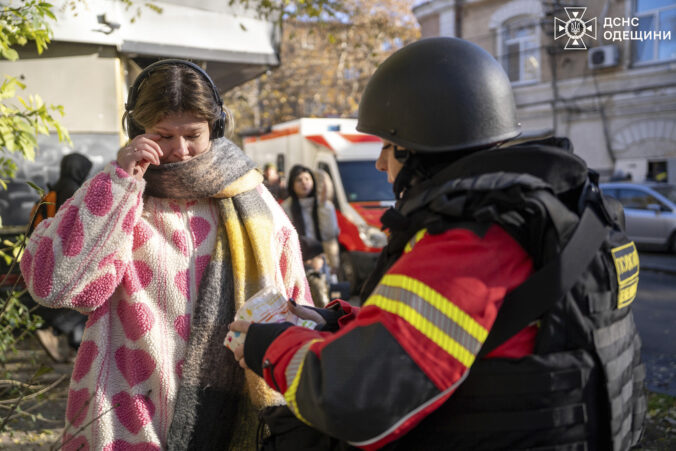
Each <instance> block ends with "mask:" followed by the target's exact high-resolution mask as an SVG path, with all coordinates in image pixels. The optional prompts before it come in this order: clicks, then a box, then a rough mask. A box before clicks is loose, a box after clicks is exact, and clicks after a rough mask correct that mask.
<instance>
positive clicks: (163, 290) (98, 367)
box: [21, 163, 312, 451]
mask: <svg viewBox="0 0 676 451" xmlns="http://www.w3.org/2000/svg"><path fill="white" fill-rule="evenodd" d="M144 187H145V181H139V180H137V179H135V178H133V177H130V176H129V175H128V174H127V173H126V172H125V171H123V170H122V169H121V168H119V167H118V166H117V165H116V164H115V163H111V164H109V165H108V166H107V167H106V168H105V169H104V170H103V171H102V172H101V173H99V174H98V175H96V176H95V177H94V178H93V179H91V180H89V181H87V182H86V183H85V184H84V185H83V186H82V187H81V188H80V189H79V190H78V191H77V192H76V193H75V195H74V196H73V197H72V198H71V199H70V200H69V201H67V202H66V203H65V204H64V206H63V207H62V208H61V209H60V210H59V212H58V213H57V215H56V216H55V217H54V218H51V219H46V220H44V221H43V222H42V223H41V224H40V225H39V226H38V228H37V229H36V230H35V232H34V233H33V235H32V236H31V238H30V240H29V241H28V244H27V247H26V250H25V252H24V255H23V258H22V261H21V271H22V273H23V275H24V278H25V280H26V284H27V287H28V289H29V292H30V293H31V295H32V296H33V297H34V299H35V300H36V301H37V302H39V303H41V304H43V305H45V306H49V307H55V308H59V307H68V308H73V309H76V310H78V311H80V312H82V313H85V314H88V315H89V318H88V321H87V326H86V330H85V333H84V337H83V340H82V344H81V346H80V349H79V351H78V355H77V358H76V361H75V366H74V369H73V374H72V377H71V383H70V389H69V395H68V404H67V408H66V429H67V430H66V432H65V441H64V449H67V450H68V449H80V450H86V449H92V450H94V449H96V450H99V449H101V450H109V451H112V450H116V449H124V448H127V447H130V446H133V445H137V446H145V447H144V448H143V449H161V448H165V447H166V443H167V434H168V430H169V426H170V425H171V421H172V416H173V413H174V409H175V400H176V395H177V391H178V388H179V385H180V380H181V371H182V365H183V362H184V359H185V357H186V350H187V343H188V338H189V336H190V325H191V315H192V314H193V312H194V309H195V302H196V299H197V294H198V288H199V283H200V280H201V277H202V275H203V271H204V269H205V268H206V267H207V265H208V263H209V261H210V259H211V255H212V250H213V248H214V244H215V242H216V232H217V229H218V224H219V212H218V207H217V205H216V201H215V200H213V199H208V198H204V199H162V198H156V197H149V196H145V197H144V196H143V191H144ZM256 189H257V190H258V191H259V193H260V194H261V196H262V197H263V199H264V200H265V202H266V204H269V207H270V210H271V211H272V212H273V223H274V224H275V228H274V233H273V234H271V235H270V236H269V244H270V248H271V249H272V250H273V255H274V256H275V261H276V262H278V263H277V266H276V268H275V274H274V281H275V284H276V286H277V288H278V289H279V290H280V291H281V292H283V293H285V294H286V296H288V297H293V298H294V299H296V300H298V301H300V302H302V303H305V304H311V302H312V301H311V298H310V294H309V290H307V282H306V281H305V276H304V270H303V264H302V261H301V258H300V251H299V245H298V239H297V236H296V234H295V232H294V230H293V227H292V226H291V224H290V221H289V220H288V218H287V217H286V215H285V214H284V212H283V211H282V209H281V208H280V207H279V205H278V204H277V203H276V201H275V200H274V198H273V197H272V195H270V193H269V192H268V191H267V190H266V189H265V188H264V187H263V186H262V185H260V186H258V187H257V188H256ZM223 352H229V351H227V349H226V348H225V347H223ZM214 421H218V419H214Z"/></svg>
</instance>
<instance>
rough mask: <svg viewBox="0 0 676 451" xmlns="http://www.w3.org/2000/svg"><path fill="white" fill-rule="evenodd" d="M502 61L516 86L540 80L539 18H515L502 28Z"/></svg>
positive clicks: (504, 23)
mask: <svg viewBox="0 0 676 451" xmlns="http://www.w3.org/2000/svg"><path fill="white" fill-rule="evenodd" d="M500 37H501V44H500V61H501V63H502V67H504V68H505V72H507V75H508V76H509V79H510V80H511V81H512V83H514V84H521V83H533V82H537V81H538V80H539V79H540V39H539V28H538V21H537V18H535V17H532V16H518V17H513V18H511V19H509V20H507V21H505V22H503V23H502V26H501V28H500Z"/></svg>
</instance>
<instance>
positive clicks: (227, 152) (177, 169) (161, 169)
mask: <svg viewBox="0 0 676 451" xmlns="http://www.w3.org/2000/svg"><path fill="white" fill-rule="evenodd" d="M255 167H256V165H255V164H254V163H253V161H251V159H249V157H247V156H246V155H244V153H243V152H242V150H241V149H240V148H239V147H237V146H236V145H235V144H234V143H233V142H231V141H229V140H228V139H226V138H220V139H216V140H214V141H212V142H211V148H210V149H209V150H207V151H206V152H204V153H202V154H199V155H197V156H195V157H193V158H191V159H190V160H188V161H179V162H177V163H166V164H162V165H159V166H156V165H150V166H149V167H148V170H147V171H146V173H145V175H144V176H143V178H144V179H145V180H146V182H147V183H146V190H145V194H146V195H148V196H153V197H163V198H170V199H201V198H205V197H213V196H214V195H215V194H217V193H219V192H220V191H221V190H222V189H223V188H225V187H226V186H228V185H230V184H231V183H232V182H234V181H235V180H237V179H238V178H240V177H241V176H243V175H244V174H246V173H247V172H248V171H249V170H251V169H253V168H255Z"/></svg>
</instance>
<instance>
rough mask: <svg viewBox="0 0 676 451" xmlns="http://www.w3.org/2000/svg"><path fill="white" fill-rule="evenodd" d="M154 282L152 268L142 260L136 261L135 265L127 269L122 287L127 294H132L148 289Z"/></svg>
mask: <svg viewBox="0 0 676 451" xmlns="http://www.w3.org/2000/svg"><path fill="white" fill-rule="evenodd" d="M152 280H153V270H152V269H150V266H148V264H147V263H145V262H143V261H141V260H134V263H133V264H132V265H129V266H128V267H127V272H126V273H125V274H124V278H123V279H122V285H123V286H124V288H125V290H127V293H129V294H132V293H135V292H137V291H139V290H142V289H144V288H145V287H147V286H148V284H149V283H150V282H151V281H152Z"/></svg>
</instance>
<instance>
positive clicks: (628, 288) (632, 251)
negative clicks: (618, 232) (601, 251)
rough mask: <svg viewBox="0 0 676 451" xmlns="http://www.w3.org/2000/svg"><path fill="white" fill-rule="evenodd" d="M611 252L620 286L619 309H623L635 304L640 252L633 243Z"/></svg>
mask: <svg viewBox="0 0 676 451" xmlns="http://www.w3.org/2000/svg"><path fill="white" fill-rule="evenodd" d="M610 252H611V253H612V255H613V261H614V262H615V270H616V272H617V283H618V284H619V292H618V294H617V308H618V309H621V308H623V307H626V306H628V305H629V304H631V303H632V302H634V299H635V298H636V291H637V290H638V271H639V263H638V252H637V251H636V245H635V244H634V242H633V241H632V242H631V243H627V244H625V245H623V246H620V247H616V248H614V249H611V251H610Z"/></svg>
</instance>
